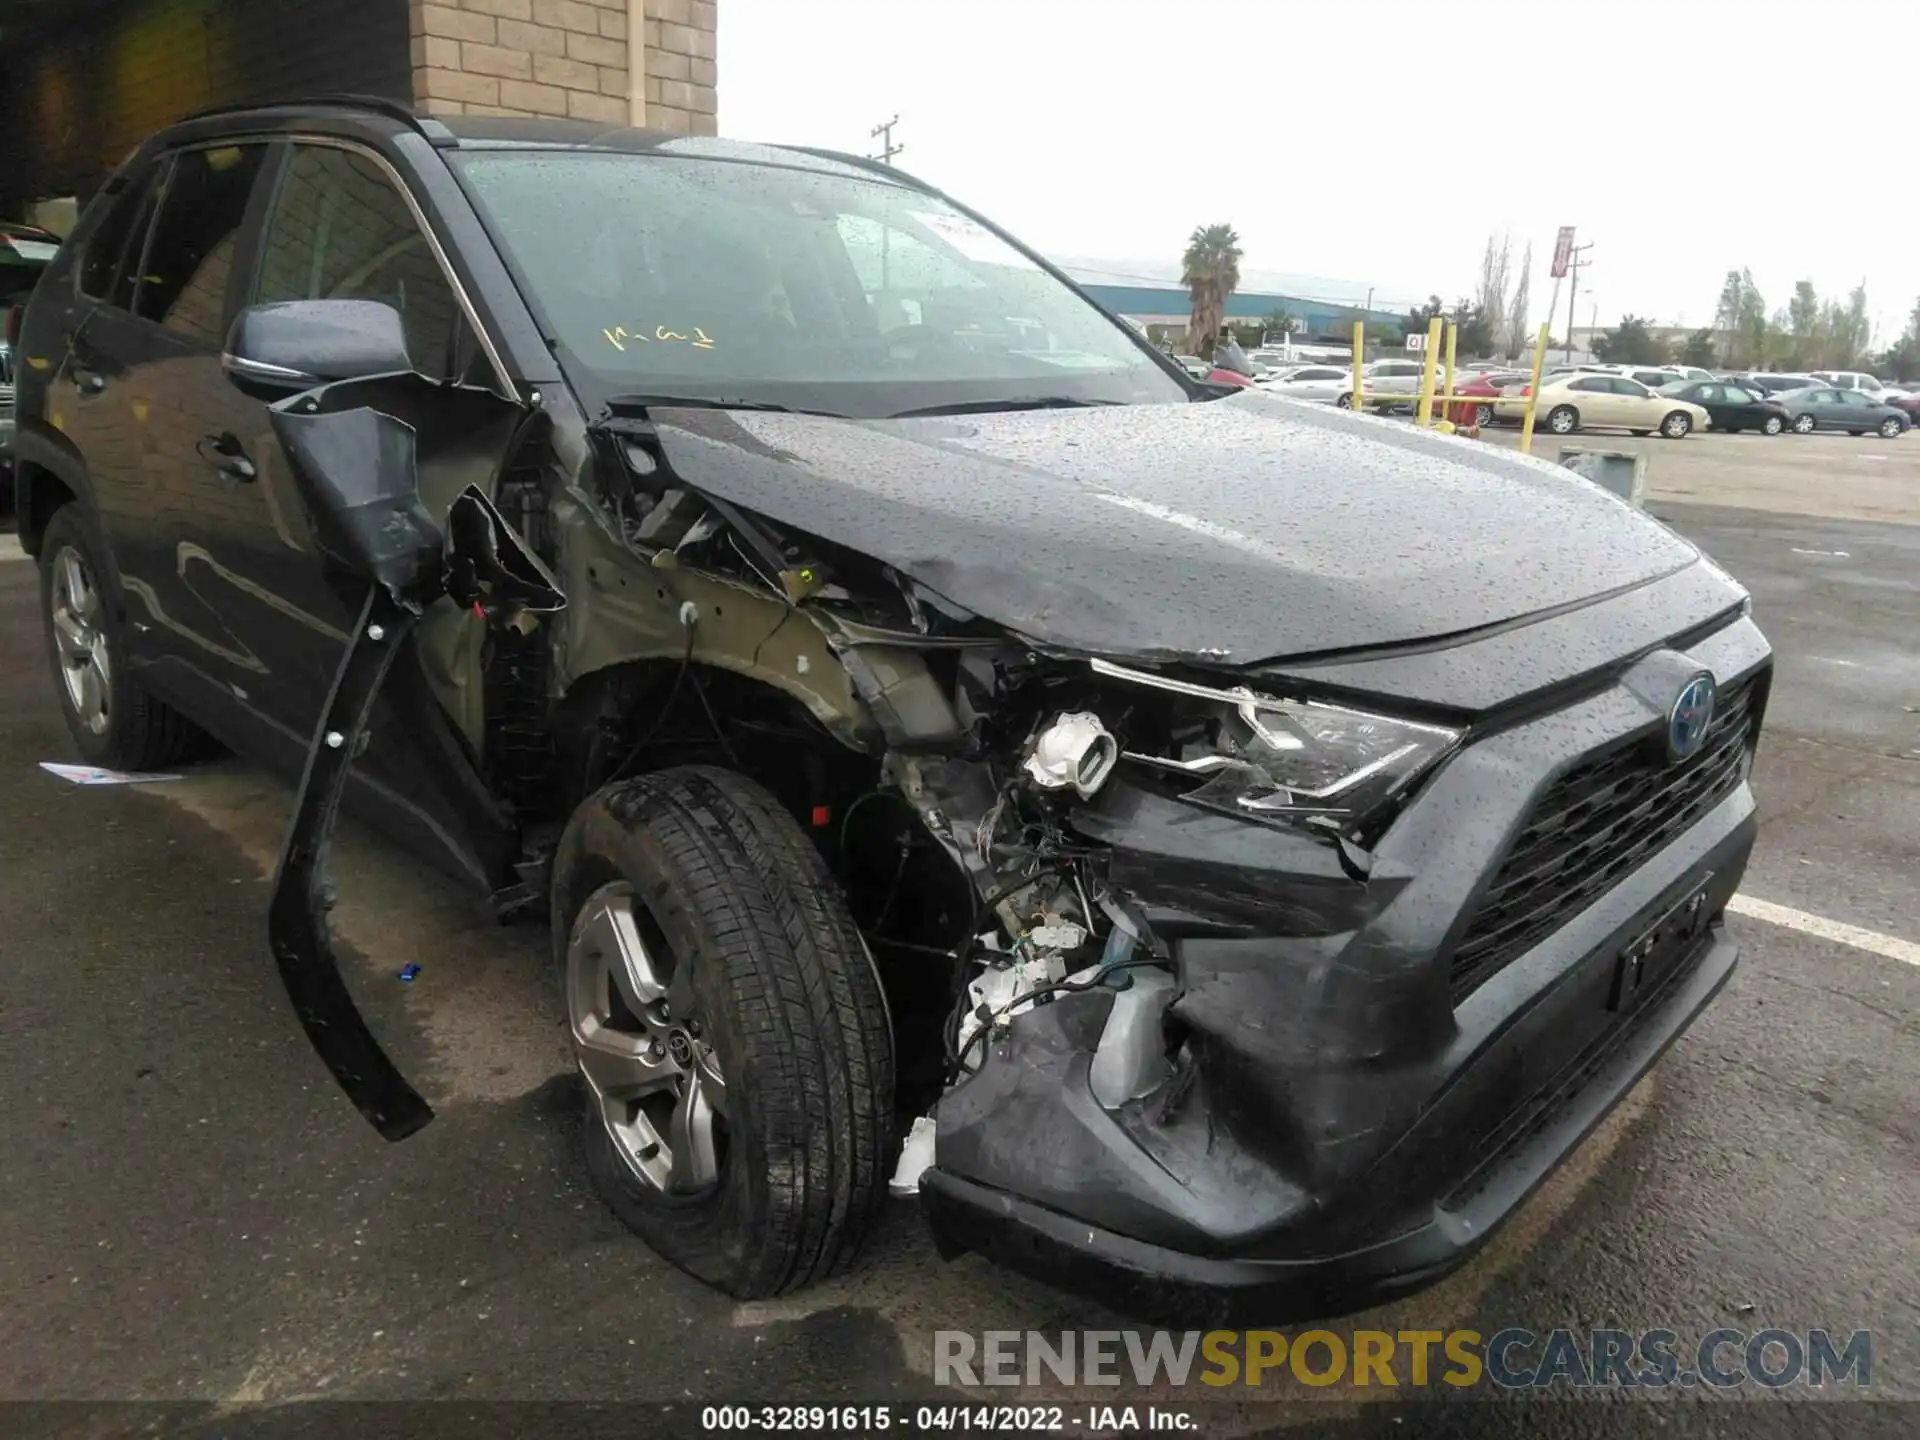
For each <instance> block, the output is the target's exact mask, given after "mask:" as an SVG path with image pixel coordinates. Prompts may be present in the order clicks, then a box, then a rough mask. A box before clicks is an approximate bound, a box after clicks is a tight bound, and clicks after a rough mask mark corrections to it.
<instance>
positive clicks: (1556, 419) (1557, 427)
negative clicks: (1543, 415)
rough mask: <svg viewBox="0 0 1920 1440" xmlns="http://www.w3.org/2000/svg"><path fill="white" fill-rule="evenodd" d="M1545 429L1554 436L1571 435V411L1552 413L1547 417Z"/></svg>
mask: <svg viewBox="0 0 1920 1440" xmlns="http://www.w3.org/2000/svg"><path fill="white" fill-rule="evenodd" d="M1547 428H1548V429H1549V430H1551V431H1552V432H1553V433H1554V434H1556V435H1571V434H1572V433H1573V412H1572V411H1571V410H1556V411H1554V412H1553V413H1552V414H1551V415H1549V416H1548V417H1547Z"/></svg>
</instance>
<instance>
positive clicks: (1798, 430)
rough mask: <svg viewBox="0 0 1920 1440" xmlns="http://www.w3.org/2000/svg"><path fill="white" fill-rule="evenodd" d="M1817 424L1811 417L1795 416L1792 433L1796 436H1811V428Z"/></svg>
mask: <svg viewBox="0 0 1920 1440" xmlns="http://www.w3.org/2000/svg"><path fill="white" fill-rule="evenodd" d="M1817 423H1818V422H1817V421H1815V419H1814V418H1813V416H1811V415H1796V416H1794V417H1793V433H1794V434H1796V435H1811V434H1812V433H1813V427H1814V426H1815V425H1816V424H1817Z"/></svg>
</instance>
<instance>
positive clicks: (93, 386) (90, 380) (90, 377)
mask: <svg viewBox="0 0 1920 1440" xmlns="http://www.w3.org/2000/svg"><path fill="white" fill-rule="evenodd" d="M67 378H68V379H69V380H71V381H73V388H74V389H76V390H78V391H79V392H80V393H81V394H82V395H98V394H99V393H100V392H101V391H102V390H104V389H106V388H107V377H106V376H104V375H102V374H101V373H100V372H99V371H98V370H88V369H86V368H85V367H83V366H80V365H76V366H74V367H73V368H72V369H71V370H69V371H68V372H67Z"/></svg>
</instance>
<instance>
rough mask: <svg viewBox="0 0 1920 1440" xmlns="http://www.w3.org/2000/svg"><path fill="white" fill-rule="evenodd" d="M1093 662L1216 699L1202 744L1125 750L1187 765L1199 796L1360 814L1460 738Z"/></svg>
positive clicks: (1256, 808) (1260, 810)
mask: <svg viewBox="0 0 1920 1440" xmlns="http://www.w3.org/2000/svg"><path fill="white" fill-rule="evenodd" d="M1092 664H1093V668H1094V670H1095V671H1096V672H1097V673H1099V674H1102V675H1107V676H1110V677H1112V678H1114V679H1116V680H1125V681H1128V682H1130V683H1133V684H1136V685H1148V686H1152V687H1154V688H1156V689H1161V690H1170V691H1173V692H1175V693H1177V694H1182V695H1189V696H1192V697H1194V698H1196V699H1203V700H1208V701H1212V702H1215V703H1214V706H1212V707H1209V708H1210V709H1212V710H1213V714H1214V719H1215V722H1216V723H1215V725H1214V727H1213V734H1212V737H1211V740H1210V743H1209V744H1208V745H1206V746H1205V747H1203V748H1202V753H1198V754H1192V753H1188V754H1182V755H1171V756H1170V755H1152V754H1147V753H1144V752H1141V751H1136V750H1128V751H1127V752H1126V758H1127V759H1129V760H1135V761H1139V762H1141V763H1143V764H1147V765H1154V766H1158V767H1160V768H1161V769H1164V770H1170V771H1175V772H1178V773H1181V774H1185V775H1189V776H1191V777H1193V778H1194V779H1195V780H1197V781H1201V782H1202V783H1201V784H1200V785H1199V787H1198V788H1197V789H1195V790H1192V791H1190V792H1188V798H1189V799H1191V800H1193V801H1195V802H1197V803H1201V804H1210V805H1217V806H1220V807H1222V808H1232V809H1238V810H1242V811H1247V812H1251V813H1255V814H1268V815H1291V816H1299V817H1311V816H1316V815H1325V816H1333V817H1340V818H1342V819H1359V818H1361V817H1363V816H1366V815H1368V814H1370V813H1372V812H1373V811H1374V810H1376V809H1377V808H1379V807H1380V806H1381V805H1383V804H1385V803H1386V802H1387V801H1389V800H1391V799H1393V798H1394V797H1395V796H1396V795H1399V794H1400V793H1402V792H1403V791H1405V790H1406V789H1407V788H1408V787H1409V786H1410V785H1412V784H1413V782H1414V781H1415V780H1417V779H1418V778H1419V777H1420V776H1421V775H1422V774H1424V773H1425V772H1426V771H1427V770H1429V769H1430V768H1432V766H1433V765H1434V764H1435V763H1437V762H1438V761H1439V760H1440V759H1441V758H1442V757H1443V756H1445V755H1446V754H1447V752H1448V751H1450V750H1452V749H1453V747H1454V746H1455V745H1456V744H1458V743H1459V740H1460V732H1459V731H1457V730H1450V729H1447V728H1446V727H1445V726H1440V725H1427V724H1422V723H1419V722H1417V721H1412V720H1401V719H1396V718H1395V717H1393V716H1390V715H1377V714H1374V713H1372V712H1370V711H1365V710H1351V709H1348V708H1346V707H1344V706H1339V705H1323V704H1320V703H1317V702H1315V701H1306V700H1280V699H1275V698H1273V697H1271V696H1266V695H1259V694H1256V693H1254V692H1253V691H1251V690H1248V689H1246V688H1244V687H1236V688H1234V689H1218V688H1214V687H1212V686H1206V685H1195V684H1190V683H1188V682H1186V681H1183V680H1174V679H1170V678H1168V677H1166V676H1163V675H1154V674H1150V673H1148V672H1145V671H1140V670H1129V669H1126V668H1125V667H1123V666H1119V665H1115V664H1113V663H1111V662H1110V661H1106V660H1095V661H1093V662H1092Z"/></svg>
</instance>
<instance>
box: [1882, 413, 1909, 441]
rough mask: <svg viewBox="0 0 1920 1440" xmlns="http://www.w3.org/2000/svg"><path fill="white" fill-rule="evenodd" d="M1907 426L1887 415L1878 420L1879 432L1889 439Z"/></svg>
mask: <svg viewBox="0 0 1920 1440" xmlns="http://www.w3.org/2000/svg"><path fill="white" fill-rule="evenodd" d="M1906 428H1907V427H1906V426H1904V425H1902V424H1901V423H1900V422H1899V421H1898V420H1896V419H1894V418H1893V416H1891V415H1889V416H1888V417H1887V418H1886V419H1884V420H1882V421H1881V422H1880V434H1881V437H1882V438H1883V439H1887V440H1891V439H1893V438H1894V437H1896V436H1897V435H1899V433H1900V432H1901V431H1902V430H1904V429H1906Z"/></svg>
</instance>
